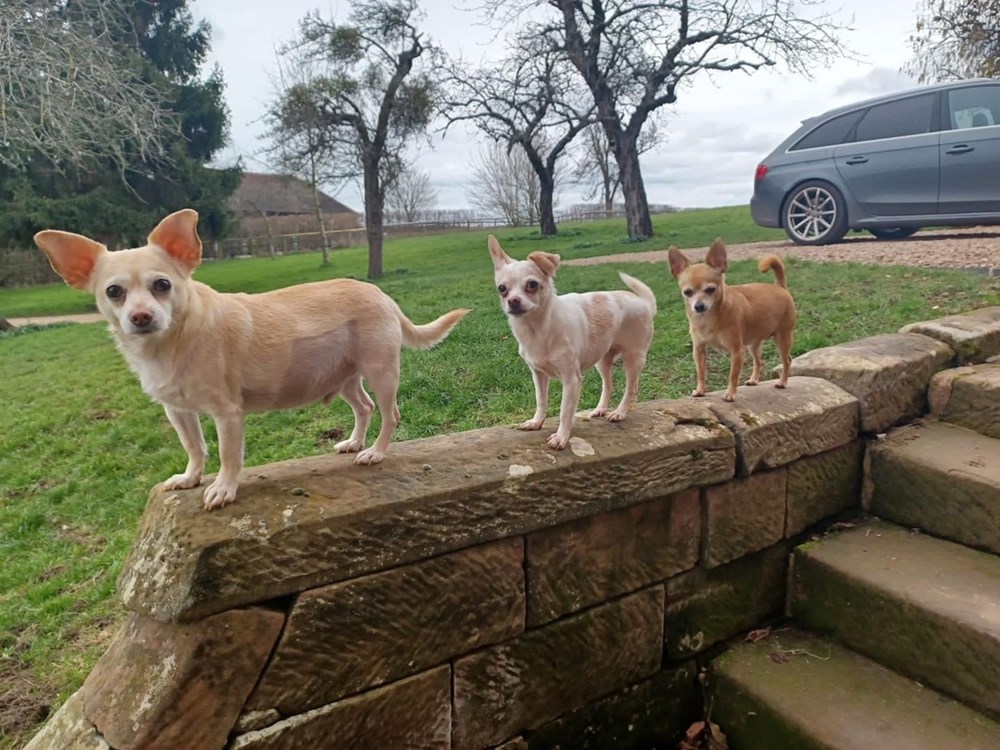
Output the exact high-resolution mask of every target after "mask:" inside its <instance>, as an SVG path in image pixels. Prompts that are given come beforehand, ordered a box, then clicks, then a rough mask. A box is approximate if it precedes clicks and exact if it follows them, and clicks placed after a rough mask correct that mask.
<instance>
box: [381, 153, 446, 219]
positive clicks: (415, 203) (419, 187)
mask: <svg viewBox="0 0 1000 750" xmlns="http://www.w3.org/2000/svg"><path fill="white" fill-rule="evenodd" d="M436 203H437V192H436V191H435V190H434V188H433V187H432V186H431V176H430V175H429V174H427V172H423V171H420V170H417V169H413V168H412V167H407V168H405V169H403V170H402V171H401V172H400V173H399V175H397V177H396V179H395V180H393V182H392V183H391V184H390V185H389V186H388V187H387V188H386V191H385V206H386V209H387V211H388V213H389V214H390V215H391V216H392V217H394V218H396V219H397V220H401V221H405V222H407V223H412V222H414V221H419V220H420V217H421V216H422V215H423V214H424V212H426V211H429V210H430V209H432V208H434V206H435V204H436Z"/></svg>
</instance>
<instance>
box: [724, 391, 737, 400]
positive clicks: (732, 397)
mask: <svg viewBox="0 0 1000 750" xmlns="http://www.w3.org/2000/svg"><path fill="white" fill-rule="evenodd" d="M722 400H723V401H735V400H736V394H735V393H728V392H727V393H726V395H725V396H723V397H722Z"/></svg>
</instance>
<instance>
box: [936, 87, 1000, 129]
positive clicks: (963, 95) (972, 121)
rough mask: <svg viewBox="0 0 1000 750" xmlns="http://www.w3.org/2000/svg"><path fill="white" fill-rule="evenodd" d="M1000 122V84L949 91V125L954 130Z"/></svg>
mask: <svg viewBox="0 0 1000 750" xmlns="http://www.w3.org/2000/svg"><path fill="white" fill-rule="evenodd" d="M998 123H1000V86H972V87H970V88H967V89H956V90H955V91H949V92H948V126H949V127H950V128H951V129H952V130H961V129H963V128H981V127H987V126H990V125H996V124H998Z"/></svg>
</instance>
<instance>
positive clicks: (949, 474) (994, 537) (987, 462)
mask: <svg viewBox="0 0 1000 750" xmlns="http://www.w3.org/2000/svg"><path fill="white" fill-rule="evenodd" d="M869 453H870V456H871V479H872V483H873V490H872V498H871V510H872V513H874V514H875V515H877V516H879V517H880V518H885V519H887V520H890V521H895V522H896V523H899V524H902V525H904V526H907V527H910V528H919V529H924V530H925V531H928V532H929V533H932V534H934V535H935V536H940V537H944V538H945V539H953V540H955V541H957V542H961V543H962V544H965V545H968V546H970V547H979V548H982V549H988V550H991V551H992V552H996V553H998V554H1000V458H998V457H1000V440H997V439H996V438H990V437H986V436H985V435H980V434H979V433H977V432H973V431H972V430H967V429H965V428H963V427H957V426H955V425H952V424H948V423H947V422H933V421H928V422H926V423H924V424H919V425H913V426H910V427H903V428H900V429H898V430H893V431H892V432H891V433H889V436H888V439H886V440H884V441H880V442H876V443H874V444H872V446H871V449H870V451H869Z"/></svg>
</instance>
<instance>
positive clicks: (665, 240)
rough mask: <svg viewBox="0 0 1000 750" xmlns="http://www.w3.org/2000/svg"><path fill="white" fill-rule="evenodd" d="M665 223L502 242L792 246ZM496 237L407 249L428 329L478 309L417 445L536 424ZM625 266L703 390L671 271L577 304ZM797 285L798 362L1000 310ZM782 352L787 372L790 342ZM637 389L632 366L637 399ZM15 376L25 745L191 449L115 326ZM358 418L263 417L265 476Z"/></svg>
mask: <svg viewBox="0 0 1000 750" xmlns="http://www.w3.org/2000/svg"><path fill="white" fill-rule="evenodd" d="M656 226H657V231H658V233H659V234H658V236H657V237H656V238H655V239H654V240H650V241H649V242H646V243H643V244H642V245H638V246H637V245H635V244H630V243H628V242H626V241H625V240H624V227H623V225H622V224H621V223H620V222H617V223H616V222H601V223H596V224H585V225H575V226H571V227H567V228H564V230H563V234H562V235H561V236H560V237H558V238H556V239H552V240H545V241H540V240H539V239H538V238H537V237H535V236H533V234H532V233H531V232H530V231H527V230H502V231H501V232H500V233H499V234H500V237H501V241H502V242H503V243H504V245H505V247H506V249H507V250H508V252H510V253H511V254H512V255H514V256H515V257H521V256H522V255H523V254H525V253H526V252H528V251H529V250H530V249H532V248H535V247H544V248H545V249H547V250H553V251H557V252H560V253H562V254H563V255H565V256H567V257H582V256H584V255H599V254H605V253H610V252H616V251H624V250H629V251H631V250H635V249H638V248H648V249H659V248H662V247H664V246H666V245H667V244H669V243H671V242H673V243H676V244H678V245H680V246H682V247H694V246H703V245H705V244H707V243H708V242H710V241H711V239H712V238H714V237H715V236H716V235H718V234H721V235H723V236H724V237H725V238H726V239H727V240H730V241H732V242H740V241H747V240H754V239H765V238H770V237H774V236H775V234H774V233H773V232H769V231H766V230H761V229H759V228H756V227H754V226H752V225H751V224H750V221H749V216H748V213H747V210H746V208H745V207H743V208H741V209H720V210H711V211H703V212H697V213H695V212H692V213H690V214H676V215H668V216H661V217H657V222H656ZM485 236H486V233H470V234H453V235H446V236H443V237H426V238H419V239H411V240H400V241H394V242H392V243H389V244H388V245H387V248H386V267H387V271H388V273H387V276H386V278H385V279H384V280H382V281H381V282H380V286H382V287H383V288H384V289H385V290H386V291H387V292H388V293H390V294H391V295H392V296H394V297H395V298H396V299H397V300H398V301H399V302H400V304H401V306H402V308H403V310H404V311H405V312H406V313H407V314H408V315H410V316H411V317H412V318H413V319H414V320H415V321H417V322H425V321H427V320H429V319H431V318H433V317H435V316H437V315H439V314H441V313H442V312H444V311H446V310H448V309H451V308H454V307H459V306H463V307H471V308H473V312H472V313H471V314H470V315H469V316H468V317H467V318H466V319H465V320H464V321H463V322H462V323H461V324H460V325H459V326H458V327H457V328H456V329H455V331H454V332H453V334H452V335H451V337H450V338H448V339H447V340H446V341H445V342H444V343H443V344H442V345H440V346H439V347H437V348H435V349H433V350H430V351H406V352H405V353H404V356H403V376H402V383H401V389H400V396H399V400H400V409H401V410H402V414H403V422H402V424H401V425H400V428H399V430H398V432H397V435H396V438H397V440H406V439H413V438H418V437H423V436H426V435H432V434H437V433H440V432H444V431H455V430H465V429H471V428H476V427H483V426H488V425H496V424H501V425H502V424H509V425H513V424H515V423H517V422H520V421H522V420H523V419H526V418H527V417H528V416H530V414H531V412H532V409H533V390H532V385H531V378H530V376H529V374H528V371H527V368H526V366H525V365H524V364H523V362H521V360H520V359H519V358H518V356H517V344H516V342H515V341H514V339H513V337H512V336H511V334H510V331H509V328H508V326H507V323H506V320H505V319H504V316H503V315H502V314H501V311H500V307H499V304H498V302H497V300H496V295H495V293H494V291H493V284H492V266H491V264H490V260H489V256H488V254H487V251H486V241H485ZM365 264H366V260H365V255H364V252H362V251H360V250H349V251H342V252H338V253H336V254H335V255H334V263H333V265H332V267H330V268H321V267H320V265H319V256H318V255H317V254H309V255H298V256H287V257H283V258H279V259H277V260H270V259H260V260H240V261H229V262H221V263H215V264H206V266H205V267H204V268H203V269H201V270H199V271H198V272H197V277H198V278H200V279H202V280H204V281H207V282H208V283H211V284H212V285H213V286H216V287H217V288H219V289H222V290H229V291H235V290H242V291H261V290H265V289H269V288H274V287H278V286H285V285H288V284H293V283H298V282H303V281H308V280H315V279H320V278H328V277H331V276H337V275H350V274H354V275H361V274H363V272H364V269H365V267H366V265H365ZM618 270H624V271H627V272H628V273H630V274H633V275H634V276H637V277H638V278H640V279H643V280H644V281H646V282H647V283H648V284H649V285H650V286H651V287H652V288H653V290H654V292H656V295H657V298H658V300H659V302H660V310H659V313H658V314H657V317H656V328H657V332H656V336H655V339H654V345H653V348H652V350H651V352H650V356H649V365H648V367H647V370H646V372H645V374H644V375H643V380H642V383H641V387H640V398H641V399H644V400H645V399H651V398H666V397H670V398H676V397H681V396H684V395H685V394H687V393H688V392H689V391H690V389H691V388H692V387H693V382H694V367H693V364H692V362H691V356H690V343H689V341H688V337H687V324H686V320H685V318H684V313H683V307H682V305H681V298H680V295H679V294H678V292H677V289H676V285H675V284H674V282H673V280H672V279H671V278H670V274H669V271H668V269H667V268H666V266H665V264H657V265H651V264H627V265H626V264H623V265H607V266H592V267H567V268H563V269H561V270H560V272H559V274H558V286H559V288H560V290H561V291H563V292H568V291H583V290H588V289H596V288H611V289H616V288H621V287H622V285H621V282H620V281H619V280H618V277H617V272H618ZM788 273H789V284H790V287H791V289H792V292H793V293H794V295H795V297H796V300H797V302H798V305H799V308H800V320H799V325H798V335H797V340H796V346H795V353H796V354H799V353H802V352H804V351H807V350H809V349H812V348H815V347H819V346H826V345H829V344H833V343H837V342H841V341H846V340H850V339H854V338H858V337H861V336H866V335H869V334H873V333H879V332H886V331H893V330H896V329H897V328H898V327H899V326H900V325H902V324H903V323H906V322H910V321H914V320H918V319H924V318H929V317H936V316H939V315H944V314H946V313H949V312H957V311H962V310H967V309H971V308H975V307H981V306H983V305H987V304H998V303H1000V282H998V281H997V280H990V279H986V278H983V277H980V276H976V275H973V274H969V273H962V272H944V271H927V270H917V269H909V268H902V267H877V266H862V265H848V264H840V265H837V264H810V263H807V262H801V261H790V262H789V263H788ZM752 279H759V275H758V274H757V273H756V271H755V268H754V265H753V264H752V263H750V262H742V263H737V264H734V266H733V268H732V269H731V272H730V275H729V280H730V282H731V283H741V282H745V281H749V280H752ZM88 309H92V302H91V300H90V298H89V297H87V296H86V295H83V294H81V293H78V292H75V291H73V290H70V289H67V288H65V287H42V288H38V289H26V290H0V315H2V316H7V317H15V316H18V315H22V314H32V315H41V314H51V313H64V312H79V311H86V310H88ZM765 352H766V354H767V355H768V362H769V364H773V363H774V361H775V355H774V350H773V346H772V345H770V344H769V345H767V346H766V347H765ZM726 368H727V363H726V361H725V360H724V359H723V358H721V357H714V358H713V359H712V360H711V379H710V386H711V387H713V388H719V387H721V386H722V385H723V382H724V376H725V371H726ZM622 380H623V378H622V374H621V372H620V371H616V386H617V389H618V390H617V391H616V393H618V394H620V389H621V387H622ZM0 383H2V384H3V408H2V410H0V477H3V480H2V482H0V559H2V560H3V564H2V565H0V748H13V747H16V746H18V744H19V743H20V742H21V741H23V740H24V739H25V738H26V737H27V736H29V735H30V734H31V732H32V731H33V728H34V727H35V725H36V724H37V722H38V721H40V720H43V719H44V717H45V715H46V712H47V711H49V710H50V709H51V708H54V707H55V706H57V705H58V704H59V702H60V701H61V700H62V699H64V698H65V697H66V696H68V695H69V694H70V693H71V692H72V691H73V690H75V689H76V688H77V687H78V686H79V685H80V683H81V682H82V680H83V678H84V677H85V676H86V674H87V673H88V671H89V670H90V668H91V667H92V665H93V663H94V661H95V660H96V658H97V657H98V656H99V655H100V653H101V652H102V651H103V649H104V647H105V645H106V643H107V640H108V638H109V637H110V635H111V634H113V632H114V630H115V628H116V627H117V624H118V623H119V622H120V619H121V616H122V611H121V608H120V605H119V604H118V601H117V597H116V596H115V593H114V580H115V577H116V575H117V573H118V570H119V568H120V565H121V562H122V560H123V558H124V557H125V554H126V552H127V550H128V548H129V546H130V544H131V543H132V541H133V538H134V533H135V529H136V524H137V519H138V517H139V515H140V514H141V513H142V510H143V507H144V505H145V501H146V496H147V493H148V491H149V489H150V487H151V486H152V485H153V484H155V483H156V482H158V481H160V480H162V479H163V478H165V477H166V476H168V475H169V474H172V473H174V472H176V471H180V470H181V469H182V468H183V465H184V454H183V451H182V450H181V448H180V445H179V444H178V442H177V439H176V437H175V435H174V433H173V430H172V429H171V428H170V426H169V424H168V423H167V420H166V418H165V417H164V415H163V413H162V410H161V409H160V407H158V406H156V405H155V404H152V403H150V402H149V400H148V399H147V398H146V397H145V396H144V395H143V394H142V393H141V391H140V389H139V386H138V383H137V382H136V379H135V377H134V376H133V375H132V374H131V373H130V372H129V371H128V369H127V368H126V366H125V364H124V362H123V360H122V358H121V357H120V356H119V354H118V353H117V352H116V351H115V348H114V345H113V344H112V341H111V339H110V336H109V335H108V333H107V331H106V330H105V327H104V325H102V324H91V325H63V326H58V327H47V328H42V329H35V330H28V329H21V330H19V331H15V332H14V333H13V334H3V335H2V336H0ZM556 388H557V387H556ZM557 394H558V391H555V392H554V394H553V399H552V403H553V408H555V405H557V404H558V395H557ZM598 394H599V378H598V377H597V374H596V373H590V374H588V376H587V380H586V388H585V392H584V396H583V399H584V404H591V403H593V402H595V401H596V399H597V396H598ZM550 413H554V412H553V411H551V410H550ZM351 424H352V422H351V416H350V410H349V409H348V408H347V406H346V405H345V404H344V403H343V402H341V401H336V402H335V403H334V404H333V405H331V406H329V407H324V406H321V405H318V406H314V407H309V408H304V409H298V410H294V411H287V412H278V413H273V414H263V415H261V414H258V415H251V417H250V418H249V419H248V426H247V452H246V454H247V455H246V459H247V464H248V465H255V464H261V463H265V462H269V461H278V460H283V459H287V458H292V457H296V456H304V455H311V454H317V453H323V452H327V451H329V450H331V447H332V442H331V440H330V439H328V438H327V437H325V436H326V435H327V434H329V431H331V430H337V429H340V430H345V431H349V430H350V427H351ZM206 427H207V429H206V435H207V436H208V439H209V445H210V448H209V450H210V454H211V456H210V459H209V470H210V471H214V470H215V469H216V468H217V465H218V464H217V459H216V458H215V455H214V451H215V445H214V440H213V437H214V430H213V428H212V426H211V423H210V422H207V423H206ZM376 429H377V424H375V425H373V426H372V431H371V432H370V433H369V435H370V436H373V435H374V434H375V430H376ZM388 460H391V452H390V456H389V459H388Z"/></svg>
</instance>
